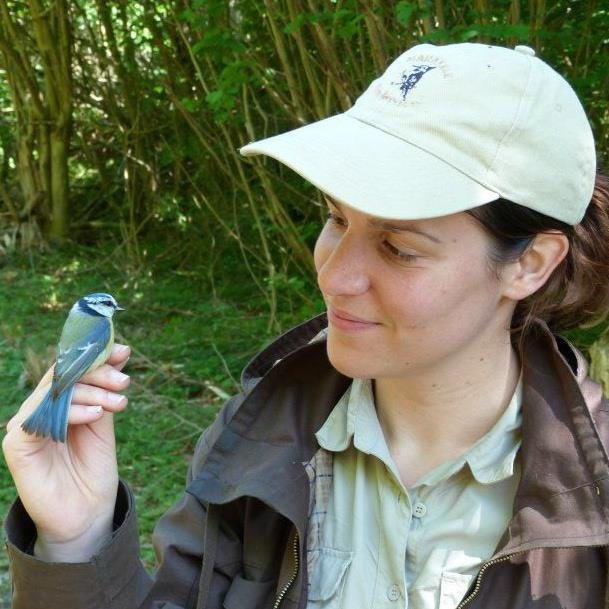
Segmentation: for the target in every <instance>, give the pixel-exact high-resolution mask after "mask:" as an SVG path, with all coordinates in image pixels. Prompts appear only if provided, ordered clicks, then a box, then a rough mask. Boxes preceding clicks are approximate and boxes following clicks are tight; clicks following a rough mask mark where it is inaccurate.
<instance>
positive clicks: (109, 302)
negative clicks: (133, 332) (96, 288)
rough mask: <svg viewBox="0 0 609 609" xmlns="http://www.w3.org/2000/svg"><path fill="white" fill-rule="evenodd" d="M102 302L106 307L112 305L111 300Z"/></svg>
mask: <svg viewBox="0 0 609 609" xmlns="http://www.w3.org/2000/svg"><path fill="white" fill-rule="evenodd" d="M102 304H104V305H106V306H107V307H113V306H114V303H113V302H112V301H111V300H104V302H103V303H102Z"/></svg>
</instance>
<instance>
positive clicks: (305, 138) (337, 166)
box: [239, 114, 499, 220]
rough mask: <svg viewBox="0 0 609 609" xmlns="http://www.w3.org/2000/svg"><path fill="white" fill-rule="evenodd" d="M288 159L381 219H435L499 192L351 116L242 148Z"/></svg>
mask: <svg viewBox="0 0 609 609" xmlns="http://www.w3.org/2000/svg"><path fill="white" fill-rule="evenodd" d="M239 152H240V153H241V154H242V155H244V156H252V155H256V154H266V155H268V156H270V157H273V158H275V159H277V160H278V161H281V162H282V163H284V164H285V165H287V166H288V167H290V168H291V169H293V170H294V171H296V172H297V173H298V174H300V175H301V176H302V177H303V178H305V179H306V180H308V181H309V182H311V183H312V184H314V185H315V186H317V187H318V188H319V189H320V190H322V191H323V192H325V193H326V194H328V195H330V196H331V197H332V198H334V199H336V200H337V201H339V202H341V203H345V204H347V205H349V206H351V207H354V208H355V209H358V210H360V211H363V212H365V213H367V214H370V215H373V216H379V217H381V218H392V219H396V220H417V219H423V218H433V217H437V216H445V215H448V214H452V213H456V212H459V211H463V210H465V209H470V208H472V207H477V206H479V205H483V204H484V203H489V202H490V201H494V200H496V199H498V198H499V195H498V194H497V193H495V192H493V191H491V190H488V189H487V188H485V187H484V186H482V185H481V184H479V183H478V182H475V181H474V180H472V179H471V178H469V177H467V176H466V175H465V174H463V173H461V172H460V171H458V170H457V169H455V168H454V167H452V166H451V165H449V164H448V163H445V162H444V161H442V160H440V159H438V158H437V157H435V156H433V155H432V154H430V153H428V152H426V151H424V150H422V149H421V148H418V147H416V146H414V145H412V144H409V143H408V142H406V141H404V140H402V139H400V138H398V137H396V136H394V135H391V134H389V133H386V132H385V131H382V130H381V129H378V128H376V127H372V126H371V125H368V124H366V123H364V122H362V121H360V120H358V119H356V118H353V117H351V116H348V115H346V114H337V115H336V116H331V117H330V118H326V119H323V120H320V121H317V122H315V123H311V124H309V125H305V126H304V127H299V128H297V129H293V130H292V131H287V132H285V133H282V134H280V135H275V136H273V137H269V138H266V139H263V140H259V141H257V142H252V143H250V144H247V145H246V146H243V147H242V148H240V150H239Z"/></svg>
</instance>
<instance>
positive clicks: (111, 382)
mask: <svg viewBox="0 0 609 609" xmlns="http://www.w3.org/2000/svg"><path fill="white" fill-rule="evenodd" d="M80 382H81V383H83V384H85V385H95V386H96V387H101V388H102V389H108V390H110V391H124V390H125V389H127V387H128V386H129V383H130V382H131V379H130V378H129V375H127V374H123V373H122V372H121V371H120V370H117V369H116V368H114V367H113V366H110V365H108V364H104V365H103V366H100V367H99V368H96V369H95V370H93V372H89V374H85V376H83V377H82V378H81V379H80Z"/></svg>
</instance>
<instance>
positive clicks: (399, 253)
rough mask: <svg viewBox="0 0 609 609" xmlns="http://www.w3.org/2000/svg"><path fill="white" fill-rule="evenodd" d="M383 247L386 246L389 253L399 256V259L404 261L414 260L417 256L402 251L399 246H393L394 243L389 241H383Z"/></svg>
mask: <svg viewBox="0 0 609 609" xmlns="http://www.w3.org/2000/svg"><path fill="white" fill-rule="evenodd" d="M385 247H386V248H387V250H388V251H389V253H390V254H391V255H392V256H395V257H396V258H399V259H400V260H404V261H406V262H408V261H411V260H415V259H416V258H417V256H414V255H412V254H407V253H406V252H403V251H402V250H400V249H399V248H397V247H395V245H393V244H392V243H390V242H389V241H385Z"/></svg>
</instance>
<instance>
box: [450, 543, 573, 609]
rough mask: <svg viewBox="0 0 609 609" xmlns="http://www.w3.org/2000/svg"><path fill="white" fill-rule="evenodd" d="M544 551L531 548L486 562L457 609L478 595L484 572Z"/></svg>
mask: <svg viewBox="0 0 609 609" xmlns="http://www.w3.org/2000/svg"><path fill="white" fill-rule="evenodd" d="M572 547H573V546H561V547H557V548H554V549H555V550H568V549H570V548H572ZM541 549H543V546H540V547H539V548H529V549H528V550H522V551H521V552H514V554H508V555H507V556H502V557H501V558H496V559H495V560H489V561H488V562H485V563H484V564H483V565H482V567H481V568H480V571H479V572H478V576H477V577H476V585H475V586H474V589H473V590H472V593H471V594H469V595H468V596H467V597H466V598H464V599H463V600H462V601H461V602H460V603H459V604H458V605H457V607H456V609H463V607H465V605H468V604H469V603H470V602H471V600H472V599H473V598H474V597H475V596H476V594H478V591H479V590H480V586H481V585H482V576H483V575H484V572H485V571H486V570H487V569H488V568H489V567H490V566H492V565H496V564H498V563H500V562H505V561H506V560H510V558H513V557H514V556H518V555H520V554H526V553H527V552H531V551H532V550H541Z"/></svg>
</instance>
